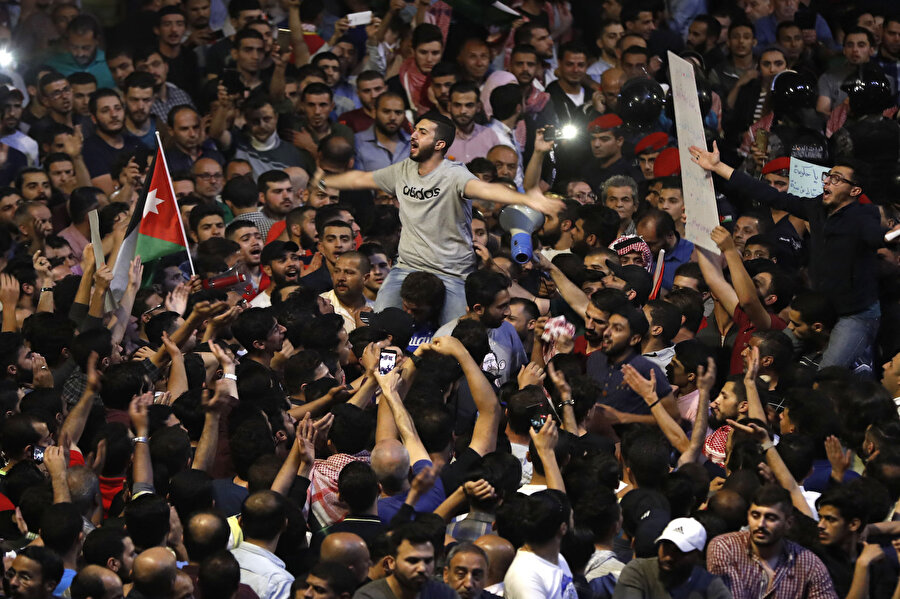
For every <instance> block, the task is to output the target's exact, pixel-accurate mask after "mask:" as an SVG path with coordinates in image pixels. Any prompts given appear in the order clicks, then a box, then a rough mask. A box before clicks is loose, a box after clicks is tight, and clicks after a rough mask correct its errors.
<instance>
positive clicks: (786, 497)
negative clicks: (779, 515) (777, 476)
mask: <svg viewBox="0 0 900 599" xmlns="http://www.w3.org/2000/svg"><path fill="white" fill-rule="evenodd" d="M751 503H752V504H753V505H758V506H760V507H773V506H781V510H782V511H783V512H784V513H785V515H788V516H789V515H791V513H792V512H793V508H792V506H793V503H792V502H791V493H790V492H789V491H788V490H787V489H785V488H784V487H782V486H780V485H776V484H765V485H762V486H761V487H760V488H759V489H757V491H756V493H755V494H754V495H753V501H752V502H751Z"/></svg>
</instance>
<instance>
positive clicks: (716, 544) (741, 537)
mask: <svg viewBox="0 0 900 599" xmlns="http://www.w3.org/2000/svg"><path fill="white" fill-rule="evenodd" d="M721 428H723V427H720V428H719V429H716V432H718V431H719V430H721ZM713 434H715V433H713ZM749 538H750V533H749V532H747V531H744V530H738V531H736V532H726V533H725V534H721V535H719V536H717V537H714V538H713V539H712V540H711V541H710V542H709V551H710V552H712V551H714V550H718V551H730V552H736V551H737V550H739V549H741V548H742V547H744V546H746V544H747V540H748V539H749Z"/></svg>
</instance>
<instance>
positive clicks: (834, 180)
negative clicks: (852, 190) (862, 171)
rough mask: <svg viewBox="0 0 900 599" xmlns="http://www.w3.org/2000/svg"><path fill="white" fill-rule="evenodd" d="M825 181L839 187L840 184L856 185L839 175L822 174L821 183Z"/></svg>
mask: <svg viewBox="0 0 900 599" xmlns="http://www.w3.org/2000/svg"><path fill="white" fill-rule="evenodd" d="M826 181H827V182H829V183H831V184H832V185H840V184H841V183H848V184H850V185H856V183H855V182H853V181H851V180H850V179H845V178H844V176H843V175H841V174H840V173H822V183H825V182H826Z"/></svg>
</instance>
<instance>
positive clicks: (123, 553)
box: [81, 485, 137, 584]
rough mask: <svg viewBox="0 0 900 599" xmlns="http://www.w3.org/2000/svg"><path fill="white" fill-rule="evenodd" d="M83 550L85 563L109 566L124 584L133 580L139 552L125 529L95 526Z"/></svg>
mask: <svg viewBox="0 0 900 599" xmlns="http://www.w3.org/2000/svg"><path fill="white" fill-rule="evenodd" d="M104 490H105V485H104ZM81 551H82V554H83V555H84V561H85V563H87V564H90V565H95V566H103V567H104V568H109V569H110V570H112V571H113V572H115V573H116V575H117V576H118V577H119V580H121V581H122V583H123V584H127V583H129V582H131V569H132V566H133V565H134V558H135V556H136V555H137V552H136V551H135V549H134V542H132V540H131V537H129V536H128V534H127V533H126V532H125V531H124V530H122V529H120V528H116V527H114V526H103V527H100V528H95V529H94V530H92V531H91V532H90V534H88V535H87V536H86V537H85V539H84V545H83V546H82V548H81Z"/></svg>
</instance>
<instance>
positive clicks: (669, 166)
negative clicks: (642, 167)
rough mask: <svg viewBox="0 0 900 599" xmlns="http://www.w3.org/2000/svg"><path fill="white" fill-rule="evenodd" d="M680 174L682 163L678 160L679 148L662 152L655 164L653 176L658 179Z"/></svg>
mask: <svg viewBox="0 0 900 599" xmlns="http://www.w3.org/2000/svg"><path fill="white" fill-rule="evenodd" d="M680 174H681V161H680V160H679V158H678V148H666V149H665V150H663V151H662V152H660V153H659V156H657V157H656V160H655V161H654V162H653V176H654V177H655V178H657V179H658V178H660V177H671V176H673V175H680Z"/></svg>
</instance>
